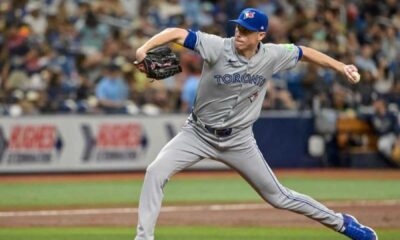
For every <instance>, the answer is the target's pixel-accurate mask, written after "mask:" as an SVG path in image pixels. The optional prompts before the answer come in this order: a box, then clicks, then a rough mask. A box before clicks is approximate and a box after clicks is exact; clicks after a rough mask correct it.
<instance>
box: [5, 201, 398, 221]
mask: <svg viewBox="0 0 400 240" xmlns="http://www.w3.org/2000/svg"><path fill="white" fill-rule="evenodd" d="M325 204H326V205H327V206H331V207H350V206H396V205H400V201H399V200H382V201H343V202H325ZM259 209H272V207H271V206H270V205H268V204H265V203H263V204H258V203H254V204H213V205H197V206H167V207H162V208H161V212H201V211H214V212H215V211H240V210H259ZM137 212H138V209H137V208H96V209H72V210H37V211H4V212H0V218H6V217H40V216H43V217H44V216H73V215H99V214H132V213H137Z"/></svg>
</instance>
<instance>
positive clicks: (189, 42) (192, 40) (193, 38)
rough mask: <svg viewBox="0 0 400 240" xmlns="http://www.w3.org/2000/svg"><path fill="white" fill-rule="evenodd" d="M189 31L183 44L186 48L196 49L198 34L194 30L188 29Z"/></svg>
mask: <svg viewBox="0 0 400 240" xmlns="http://www.w3.org/2000/svg"><path fill="white" fill-rule="evenodd" d="M188 33H189V34H188V35H187V37H186V39H185V42H184V43H183V46H184V47H185V48H189V49H191V50H194V48H195V47H196V42H197V35H196V33H195V32H193V31H192V30H188Z"/></svg>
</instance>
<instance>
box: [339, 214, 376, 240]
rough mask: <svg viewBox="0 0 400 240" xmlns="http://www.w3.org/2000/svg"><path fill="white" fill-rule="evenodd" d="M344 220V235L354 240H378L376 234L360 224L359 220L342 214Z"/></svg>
mask: <svg viewBox="0 0 400 240" xmlns="http://www.w3.org/2000/svg"><path fill="white" fill-rule="evenodd" d="M342 215H343V220H344V225H343V227H344V230H343V231H341V232H342V234H344V235H346V236H347V237H349V238H351V239H353V240H378V235H377V234H376V232H375V231H374V230H373V229H372V228H370V227H367V226H364V225H362V224H360V223H359V222H358V221H357V219H356V218H355V217H353V216H351V215H348V214H342Z"/></svg>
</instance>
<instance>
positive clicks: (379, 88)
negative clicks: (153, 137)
mask: <svg viewBox="0 0 400 240" xmlns="http://www.w3.org/2000/svg"><path fill="white" fill-rule="evenodd" d="M245 7H255V8H259V9H261V10H263V11H264V12H265V13H267V14H268V15H269V16H270V25H269V30H268V34H267V38H266V39H265V41H266V42H273V43H288V42H292V43H295V44H297V45H305V46H310V47H313V48H315V49H318V50H320V51H322V52H324V53H327V54H329V55H330V56H332V57H335V58H337V59H339V60H341V61H343V62H345V63H354V64H355V65H356V66H357V67H358V69H359V70H360V73H361V78H362V80H361V83H359V84H357V85H354V86H352V85H350V84H348V83H346V82H345V81H344V79H343V78H342V76H340V75H338V74H337V73H335V72H333V71H331V70H327V69H322V68H318V67H315V66H311V65H307V64H305V63H299V64H298V66H297V67H296V68H295V69H294V70H291V71H289V72H283V73H280V74H277V75H276V76H274V77H273V79H272V81H270V85H269V90H268V92H267V95H266V98H265V101H264V104H263V108H264V109H279V110H282V109H295V110H307V109H315V108H330V109H336V110H338V111H343V112H346V111H358V110H359V109H373V107H372V106H373V103H374V101H376V100H377V99H384V100H385V104H387V106H388V107H389V109H390V110H391V111H397V109H398V106H399V104H400V67H399V62H400V54H399V53H400V2H399V1H396V0H382V1H374V0H349V1H344V0H323V1H317V0H302V1H300V0H279V1H278V0H259V1H255V0H254V1H253V0H249V1H244V0H214V1H200V0H164V1H161V0H149V1H144V0H107V1H100V0H91V1H88V0H68V1H67V0H42V1H37V0H2V1H0V99H1V101H0V114H1V115H11V116H20V115H29V114H49V113H91V114H95V113H127V114H139V113H144V114H148V115H156V114H159V113H165V112H167V113H170V112H189V111H190V109H191V107H192V105H193V100H194V97H195V94H196V88H197V85H198V81H199V76H200V75H199V74H200V71H201V68H202V66H201V65H202V61H201V59H200V58H199V56H198V55H196V54H194V53H193V52H191V51H189V50H186V49H184V48H182V47H179V46H177V45H174V46H172V47H173V48H174V51H176V52H177V53H178V54H179V56H180V59H181V62H182V67H183V73H182V74H179V75H176V76H174V77H171V78H168V79H166V80H164V81H155V82H151V81H149V80H148V79H147V78H146V77H145V76H144V75H143V74H142V73H140V72H138V71H137V70H136V69H135V67H134V66H133V64H132V63H133V61H134V58H135V51H136V49H137V48H138V47H139V46H140V45H141V44H143V43H144V42H145V41H146V40H147V39H149V38H150V37H151V36H153V35H154V34H156V33H158V32H160V31H161V30H162V29H164V28H166V27H175V26H177V27H182V28H187V29H189V28H190V29H194V30H202V31H205V32H208V33H214V34H217V35H220V36H223V37H230V36H232V35H233V31H234V25H232V24H229V23H228V21H227V20H229V19H234V18H236V17H237V15H238V14H239V12H240V11H241V10H242V9H243V8H245Z"/></svg>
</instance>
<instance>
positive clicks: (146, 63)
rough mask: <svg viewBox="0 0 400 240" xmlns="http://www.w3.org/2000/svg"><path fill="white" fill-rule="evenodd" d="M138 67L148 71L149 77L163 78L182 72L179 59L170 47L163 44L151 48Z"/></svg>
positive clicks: (138, 63)
mask: <svg viewBox="0 0 400 240" xmlns="http://www.w3.org/2000/svg"><path fill="white" fill-rule="evenodd" d="M135 64H136V65H137V67H138V68H139V69H141V70H142V71H143V72H145V73H146V75H147V77H148V78H152V79H156V80H161V79H164V78H167V77H170V76H173V75H175V74H177V73H180V72H182V68H181V66H180V65H179V59H178V57H177V56H176V55H175V53H173V52H172V51H171V49H170V48H169V47H166V46H161V47H158V48H154V49H151V50H150V51H148V52H147V53H146V57H145V58H144V59H143V60H142V61H141V62H135Z"/></svg>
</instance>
